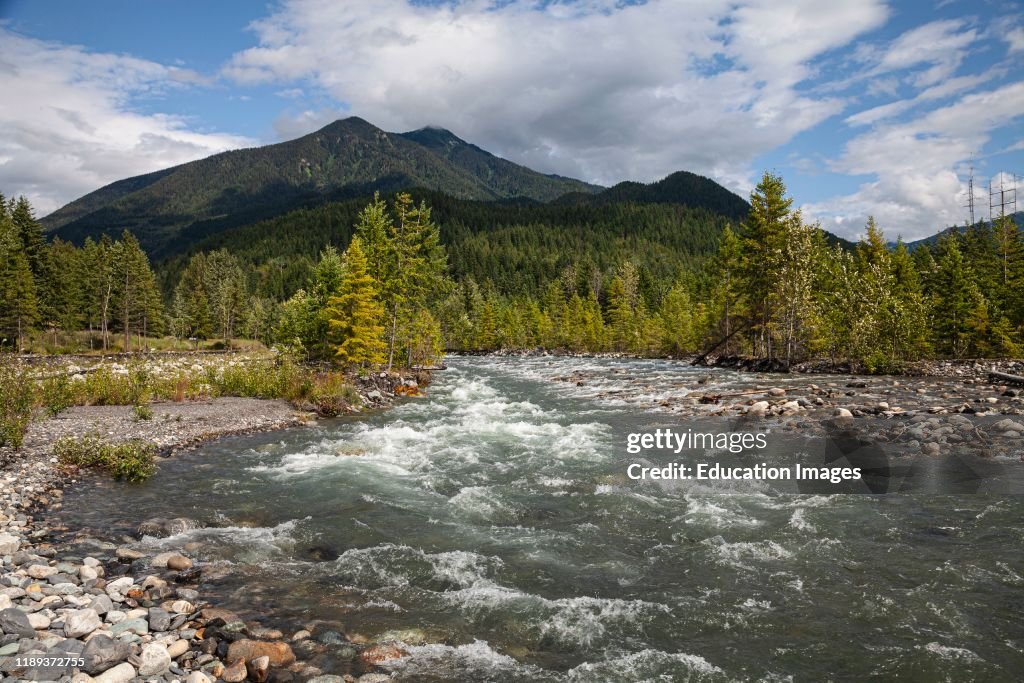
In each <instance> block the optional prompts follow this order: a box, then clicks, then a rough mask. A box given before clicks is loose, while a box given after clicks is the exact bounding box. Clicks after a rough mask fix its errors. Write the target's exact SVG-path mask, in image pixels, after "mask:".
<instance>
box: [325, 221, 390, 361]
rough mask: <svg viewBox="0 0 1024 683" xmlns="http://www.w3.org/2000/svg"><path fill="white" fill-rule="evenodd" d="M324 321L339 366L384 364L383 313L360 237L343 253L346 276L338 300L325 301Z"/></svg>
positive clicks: (340, 285)
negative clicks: (333, 345)
mask: <svg viewBox="0 0 1024 683" xmlns="http://www.w3.org/2000/svg"><path fill="white" fill-rule="evenodd" d="M327 317H328V320H329V324H330V329H331V339H332V341H333V342H334V343H335V344H336V351H335V356H336V357H337V359H338V360H339V361H340V362H342V363H344V364H346V365H360V366H363V367H365V366H367V365H380V364H381V363H383V362H384V351H385V350H386V348H387V346H386V344H385V341H384V327H383V325H381V321H382V320H383V318H384V309H383V308H382V307H381V305H380V302H379V301H378V299H377V284H376V281H375V280H374V279H373V277H372V276H371V275H370V274H369V272H368V269H367V263H366V255H365V254H364V253H363V250H362V247H361V240H360V238H359V237H354V238H352V242H351V244H349V247H348V249H347V250H346V251H345V272H344V275H343V277H342V280H341V282H340V284H339V286H338V294H337V296H333V297H331V298H330V299H329V300H328V303H327Z"/></svg>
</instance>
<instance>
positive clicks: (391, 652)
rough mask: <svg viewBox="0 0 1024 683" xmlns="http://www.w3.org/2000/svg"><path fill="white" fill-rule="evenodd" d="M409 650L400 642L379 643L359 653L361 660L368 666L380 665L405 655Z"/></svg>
mask: <svg viewBox="0 0 1024 683" xmlns="http://www.w3.org/2000/svg"><path fill="white" fill-rule="evenodd" d="M407 654H409V653H408V652H406V651H405V650H403V649H402V647H401V646H400V645H399V644H398V643H378V644H377V645H373V646H371V647H368V648H366V649H365V650H363V651H362V652H360V653H359V661H361V662H362V663H363V664H365V665H367V666H378V665H380V664H383V663H384V662H387V661H390V660H392V659H399V658H401V657H405V656H406V655H407Z"/></svg>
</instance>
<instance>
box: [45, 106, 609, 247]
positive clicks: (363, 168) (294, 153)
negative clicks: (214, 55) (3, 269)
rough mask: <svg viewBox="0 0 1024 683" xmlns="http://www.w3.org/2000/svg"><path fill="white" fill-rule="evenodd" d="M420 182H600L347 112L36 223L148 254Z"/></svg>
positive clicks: (452, 187)
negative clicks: (117, 238)
mask: <svg viewBox="0 0 1024 683" xmlns="http://www.w3.org/2000/svg"><path fill="white" fill-rule="evenodd" d="M413 187H419V188H426V189H431V190H437V191H440V192H443V193H445V194H447V195H450V196H452V197H456V198H460V199H473V200H491V201H493V200H500V199H529V200H536V201H548V200H551V199H554V198H556V197H559V196H561V195H564V194H566V193H569V192H581V193H589V192H594V191H596V190H599V189H600V188H598V187H596V186H594V185H589V184H587V183H584V182H582V181H578V180H573V179H571V178H562V177H559V176H548V175H544V174H541V173H537V172H536V171H533V170H530V169H528V168H525V167H523V166H519V165H517V164H514V163H512V162H509V161H506V160H504V159H500V158H498V157H496V156H494V155H492V154H489V153H488V152H486V151H484V150H482V149H480V148H479V147H476V146H475V145H471V144H469V143H467V142H465V141H463V140H461V139H459V138H458V137H456V136H455V135H453V134H452V133H450V132H449V131H446V130H441V129H429V128H428V129H423V130H419V131H413V132H411V133H405V134H395V133H388V132H385V131H383V130H381V129H380V128H377V127H376V126H374V125H372V124H370V123H368V122H367V121H364V120H363V119H360V118H358V117H352V118H348V119H343V120H340V121H335V122H334V123H332V124H330V125H328V126H326V127H324V128H323V129H321V130H319V131H316V132H315V133H311V134H309V135H306V136H303V137H301V138H297V139H295V140H290V141H288V142H282V143H278V144H274V145H268V146H265V147H256V148H251V149H241V150H234V151H230V152H223V153H221V154H217V155H214V156H211V157H208V158H206V159H200V160H198V161H193V162H189V163H187V164H182V165H180V166H175V167H173V168H169V169H165V170H162V171H157V172H155V173H150V174H147V175H144V176H138V177H135V178H128V179H126V180H121V181H118V182H115V183H112V184H110V185H107V186H106V187H103V188H100V189H99V190H96V191H95V192H92V193H90V194H87V195H85V196H84V197H82V198H80V199H77V200H75V201H73V202H71V203H70V204H68V205H67V206H64V207H63V208H61V209H58V210H57V211H55V212H54V213H52V214H50V215H49V216H46V217H45V218H44V219H42V223H43V226H44V228H45V229H46V230H47V231H49V232H51V233H52V234H54V235H55V236H59V237H61V238H63V239H66V240H70V241H73V242H80V241H81V240H83V239H84V238H85V237H88V236H98V235H99V234H101V233H103V232H108V233H118V232H120V231H121V230H123V229H126V228H127V229H130V230H132V231H133V232H135V233H136V235H137V236H138V237H139V239H140V241H141V242H142V243H143V245H144V246H145V247H146V248H147V249H148V250H150V251H151V252H154V253H157V254H161V253H167V252H170V251H174V250H176V249H177V248H178V245H175V244H174V242H175V241H176V240H177V238H178V237H179V236H180V235H181V234H182V233H183V232H184V231H187V230H188V229H189V228H190V227H191V226H194V225H195V224H197V223H205V224H206V225H205V229H204V230H202V232H204V233H209V232H215V231H216V230H218V229H228V228H231V227H236V226H239V225H245V224H248V223H252V222H255V221H257V220H261V219H265V218H269V217H272V216H275V215H280V214H282V213H285V212H287V211H290V210H293V209H296V208H299V207H302V206H309V205H316V204H318V203H322V202H324V201H331V200H339V199H347V198H355V197H362V196H366V195H370V194H372V193H373V192H374V191H380V192H382V193H385V194H387V193H391V192H394V191H397V190H399V189H405V188H413Z"/></svg>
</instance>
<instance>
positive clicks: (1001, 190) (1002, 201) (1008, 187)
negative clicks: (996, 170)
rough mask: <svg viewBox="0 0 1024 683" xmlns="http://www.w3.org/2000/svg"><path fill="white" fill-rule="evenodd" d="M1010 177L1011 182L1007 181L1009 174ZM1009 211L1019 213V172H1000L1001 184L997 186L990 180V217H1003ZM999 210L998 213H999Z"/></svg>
mask: <svg viewBox="0 0 1024 683" xmlns="http://www.w3.org/2000/svg"><path fill="white" fill-rule="evenodd" d="M1008 175H1009V177H1010V182H1009V183H1007V182H1006V179H1007V176H1008ZM1007 209H1009V213H1010V214H1011V215H1012V214H1015V213H1017V174H1016V173H1014V174H1012V175H1011V174H1007V173H1000V174H999V186H998V187H996V185H995V183H993V182H992V180H991V179H990V180H989V181H988V219H989V221H994V220H995V219H996V218H1002V217H1003V216H1005V215H1006V214H1007ZM997 211H998V213H997Z"/></svg>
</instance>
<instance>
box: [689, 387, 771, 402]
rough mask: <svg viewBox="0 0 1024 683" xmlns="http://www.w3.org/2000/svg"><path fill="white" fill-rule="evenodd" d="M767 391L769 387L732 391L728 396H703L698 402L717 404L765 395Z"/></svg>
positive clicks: (769, 389)
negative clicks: (728, 399)
mask: <svg viewBox="0 0 1024 683" xmlns="http://www.w3.org/2000/svg"><path fill="white" fill-rule="evenodd" d="M769 391H771V388H770V387H769V388H765V389H747V390H746V391H734V392H732V393H729V394H704V395H703V396H701V397H700V402H701V403H718V402H719V401H720V400H722V399H723V398H737V397H739V396H756V395H757V394H767V393H768V392H769ZM692 398H696V397H692Z"/></svg>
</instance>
